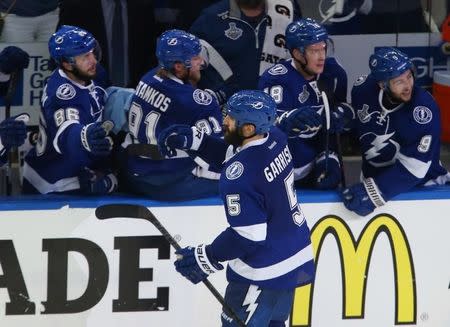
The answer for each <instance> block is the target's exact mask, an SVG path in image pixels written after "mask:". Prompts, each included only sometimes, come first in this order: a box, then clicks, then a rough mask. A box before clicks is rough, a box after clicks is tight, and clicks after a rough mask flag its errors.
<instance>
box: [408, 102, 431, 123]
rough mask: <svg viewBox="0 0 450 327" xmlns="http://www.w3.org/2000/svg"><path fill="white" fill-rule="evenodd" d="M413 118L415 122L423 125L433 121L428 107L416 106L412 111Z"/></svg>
mask: <svg viewBox="0 0 450 327" xmlns="http://www.w3.org/2000/svg"><path fill="white" fill-rule="evenodd" d="M413 117H414V120H415V121H416V122H418V123H419V124H421V125H424V124H428V123H429V122H430V121H431V120H432V119H433V113H432V112H431V110H430V108H428V107H425V106H417V107H415V108H414V110H413Z"/></svg>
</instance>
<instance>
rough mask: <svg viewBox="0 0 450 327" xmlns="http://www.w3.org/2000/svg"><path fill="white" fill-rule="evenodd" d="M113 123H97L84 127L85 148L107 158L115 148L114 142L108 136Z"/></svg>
mask: <svg viewBox="0 0 450 327" xmlns="http://www.w3.org/2000/svg"><path fill="white" fill-rule="evenodd" d="M112 126H114V125H113V123H112V122H110V121H105V122H103V123H102V122H96V123H91V124H88V125H86V126H84V127H83V128H82V129H81V135H80V136H81V144H83V147H84V148H85V149H86V150H87V151H88V152H91V153H92V154H94V155H97V156H106V155H108V154H109V153H110V152H111V150H112V146H113V140H112V138H111V137H109V136H108V134H109V131H110V130H111V127H112Z"/></svg>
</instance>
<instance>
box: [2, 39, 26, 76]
mask: <svg viewBox="0 0 450 327" xmlns="http://www.w3.org/2000/svg"><path fill="white" fill-rule="evenodd" d="M29 63H30V56H29V55H28V53H26V52H25V51H23V50H22V49H20V48H18V47H15V46H9V47H6V48H4V49H3V51H2V52H0V71H1V72H3V73H5V74H11V73H12V72H13V71H16V70H21V69H24V68H27V67H28V64H29Z"/></svg>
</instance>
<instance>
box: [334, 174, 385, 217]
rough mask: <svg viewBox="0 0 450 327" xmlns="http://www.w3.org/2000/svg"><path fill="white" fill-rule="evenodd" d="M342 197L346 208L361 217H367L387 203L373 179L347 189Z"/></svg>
mask: <svg viewBox="0 0 450 327" xmlns="http://www.w3.org/2000/svg"><path fill="white" fill-rule="evenodd" d="M341 197H342V201H343V202H344V205H345V207H346V208H347V209H348V210H351V211H354V212H356V213H357V214H358V215H360V216H367V215H368V214H369V213H371V212H372V211H373V210H375V208H376V207H381V206H382V205H384V204H385V203H386V201H385V200H384V198H383V195H382V194H381V192H380V190H379V189H378V186H377V185H376V184H375V181H374V180H373V179H372V178H367V179H365V180H364V181H363V182H362V183H358V184H355V185H353V186H351V187H349V188H346V189H345V190H343V191H342V193H341Z"/></svg>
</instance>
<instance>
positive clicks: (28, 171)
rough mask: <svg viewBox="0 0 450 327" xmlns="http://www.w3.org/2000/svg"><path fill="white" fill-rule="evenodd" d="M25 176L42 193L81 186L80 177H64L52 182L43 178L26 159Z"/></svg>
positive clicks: (62, 190)
mask: <svg viewBox="0 0 450 327" xmlns="http://www.w3.org/2000/svg"><path fill="white" fill-rule="evenodd" d="M23 177H24V178H25V179H26V180H27V181H28V182H29V183H30V184H31V185H33V186H34V188H35V189H36V190H38V191H39V193H41V194H47V193H50V192H64V191H72V190H78V189H79V188H80V182H79V180H78V177H68V178H63V179H60V180H58V181H56V182H55V183H53V184H51V183H49V182H47V181H46V180H45V179H43V178H42V177H41V176H40V175H39V174H38V173H37V172H36V171H35V170H34V169H33V168H31V166H29V165H28V164H27V162H26V161H25V164H24V165H23Z"/></svg>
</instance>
